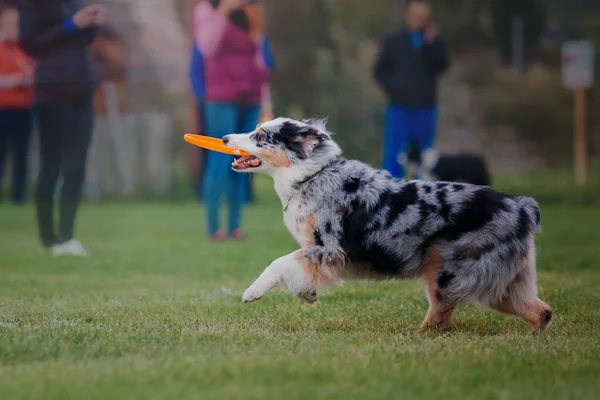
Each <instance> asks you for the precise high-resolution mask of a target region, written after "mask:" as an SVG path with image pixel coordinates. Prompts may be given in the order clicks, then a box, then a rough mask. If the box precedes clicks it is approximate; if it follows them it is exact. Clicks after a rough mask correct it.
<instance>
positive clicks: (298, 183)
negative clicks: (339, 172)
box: [294, 157, 339, 188]
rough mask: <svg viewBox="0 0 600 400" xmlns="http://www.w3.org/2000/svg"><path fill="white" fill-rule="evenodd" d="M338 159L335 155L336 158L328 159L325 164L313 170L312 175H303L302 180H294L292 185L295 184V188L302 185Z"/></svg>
mask: <svg viewBox="0 0 600 400" xmlns="http://www.w3.org/2000/svg"><path fill="white" fill-rule="evenodd" d="M338 159H339V158H338V157H336V158H334V159H333V160H330V161H329V162H328V163H327V164H325V165H323V166H322V167H321V169H319V170H318V171H317V172H315V173H314V174H312V175H308V176H307V177H305V178H304V179H302V180H301V181H299V182H296V183H295V184H294V186H295V187H296V188H298V187H300V186H302V185H304V184H305V183H307V182H308V181H310V180H311V179H313V178H314V177H316V176H317V175H319V174H320V173H321V172H323V171H324V170H325V169H326V168H328V167H330V166H331V164H333V163H334V162H336V161H337V160H338Z"/></svg>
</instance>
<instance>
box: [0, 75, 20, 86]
mask: <svg viewBox="0 0 600 400" xmlns="http://www.w3.org/2000/svg"><path fill="white" fill-rule="evenodd" d="M23 80H24V79H23V76H21V75H18V74H11V75H0V89H14V88H16V87H19V86H20V85H21V83H22V82H23Z"/></svg>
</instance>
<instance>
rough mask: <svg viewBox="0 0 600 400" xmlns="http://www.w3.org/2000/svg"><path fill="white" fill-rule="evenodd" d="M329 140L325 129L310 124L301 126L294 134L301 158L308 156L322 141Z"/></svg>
mask: <svg viewBox="0 0 600 400" xmlns="http://www.w3.org/2000/svg"><path fill="white" fill-rule="evenodd" d="M327 140H331V137H329V134H328V133H327V132H326V131H322V130H320V129H318V128H316V127H313V126H312V125H310V126H308V127H305V128H303V129H302V130H301V131H300V132H299V135H297V136H296V138H295V140H294V141H295V142H296V144H297V145H298V146H299V149H300V154H301V155H302V158H308V157H309V156H310V155H311V154H312V153H313V152H314V151H315V150H316V149H317V148H318V147H319V146H320V145H321V143H323V142H324V141H327Z"/></svg>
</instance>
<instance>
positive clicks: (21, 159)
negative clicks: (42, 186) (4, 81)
mask: <svg viewBox="0 0 600 400" xmlns="http://www.w3.org/2000/svg"><path fill="white" fill-rule="evenodd" d="M32 128H33V118H32V112H31V110H29V109H16V108H15V109H1V110H0V191H1V190H2V178H3V176H4V170H5V166H6V164H7V163H6V161H7V159H8V158H9V155H10V158H12V182H11V185H12V198H11V199H12V202H13V203H14V204H23V203H25V200H26V192H27V163H28V159H29V143H30V139H31V130H32Z"/></svg>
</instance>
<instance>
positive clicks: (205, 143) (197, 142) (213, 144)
mask: <svg viewBox="0 0 600 400" xmlns="http://www.w3.org/2000/svg"><path fill="white" fill-rule="evenodd" d="M183 140H185V141H186V142H188V143H191V144H193V145H194V146H198V147H202V148H205V149H207V150H212V151H218V152H219V153H225V154H231V155H233V156H242V157H248V156H250V153H246V152H245V151H242V150H240V149H233V148H231V147H225V145H224V144H223V142H222V141H221V139H218V138H212V137H209V136H202V135H192V134H190V133H187V134H185V135H184V136H183Z"/></svg>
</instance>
